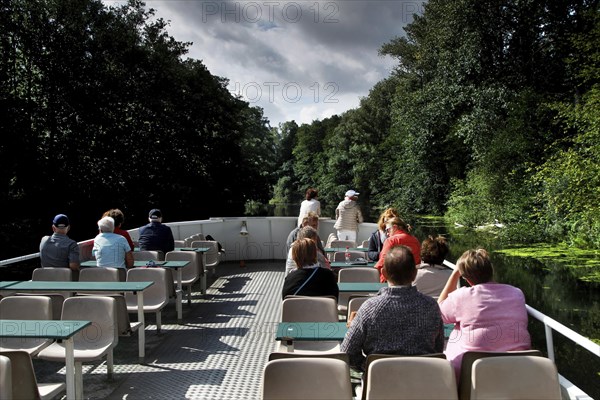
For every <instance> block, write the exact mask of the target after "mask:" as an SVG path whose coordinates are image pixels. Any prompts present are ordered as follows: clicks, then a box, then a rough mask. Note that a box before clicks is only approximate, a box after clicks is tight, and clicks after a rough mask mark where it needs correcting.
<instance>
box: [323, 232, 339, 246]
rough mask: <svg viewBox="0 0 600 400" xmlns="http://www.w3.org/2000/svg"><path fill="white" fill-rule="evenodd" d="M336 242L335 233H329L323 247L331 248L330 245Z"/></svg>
mask: <svg viewBox="0 0 600 400" xmlns="http://www.w3.org/2000/svg"><path fill="white" fill-rule="evenodd" d="M334 240H337V236H335V233H330V234H329V236H327V242H326V243H325V247H333V246H331V243H332V242H333V241H334Z"/></svg>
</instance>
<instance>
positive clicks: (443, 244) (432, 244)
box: [413, 236, 452, 299]
mask: <svg viewBox="0 0 600 400" xmlns="http://www.w3.org/2000/svg"><path fill="white" fill-rule="evenodd" d="M449 251H450V249H449V248H448V241H447V240H446V238H445V237H443V236H438V237H436V238H434V237H433V236H429V237H428V238H427V239H425V240H423V242H422V243H421V264H419V265H417V277H416V278H415V281H414V282H413V284H414V285H416V286H417V290H418V291H419V292H421V293H423V294H426V295H428V296H431V297H434V298H436V299H437V298H438V296H439V295H440V293H442V290H443V289H444V286H446V282H447V281H448V278H450V275H451V274H452V268H449V267H446V266H445V265H444V260H445V259H446V256H447V255H448V252H449Z"/></svg>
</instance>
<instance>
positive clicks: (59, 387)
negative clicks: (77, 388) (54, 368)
mask: <svg viewBox="0 0 600 400" xmlns="http://www.w3.org/2000/svg"><path fill="white" fill-rule="evenodd" d="M0 358H8V359H9V360H10V375H11V382H10V385H9V387H12V390H11V392H12V393H11V396H12V399H14V400H21V399H28V400H29V399H40V400H50V399H53V398H54V397H56V396H58V395H59V394H60V393H62V392H64V391H65V389H66V385H65V383H64V382H60V383H38V382H37V378H36V376H35V371H34V369H33V363H32V362H31V356H30V355H29V354H28V353H27V352H26V351H6V352H0ZM2 370H4V367H2ZM3 374H4V372H3V371H0V375H3ZM5 390H6V391H8V387H4V383H2V385H0V399H2V400H4V399H8V400H10V399H11V397H10V396H7V397H5V395H4V394H3V392H4V391H5Z"/></svg>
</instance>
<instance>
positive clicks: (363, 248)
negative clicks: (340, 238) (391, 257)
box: [325, 247, 369, 253]
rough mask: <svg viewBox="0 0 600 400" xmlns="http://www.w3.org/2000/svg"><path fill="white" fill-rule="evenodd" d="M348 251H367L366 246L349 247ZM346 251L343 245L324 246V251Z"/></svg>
mask: <svg viewBox="0 0 600 400" xmlns="http://www.w3.org/2000/svg"><path fill="white" fill-rule="evenodd" d="M348 250H349V251H363V252H365V251H368V250H369V249H368V248H366V247H350V248H349V249H348ZM345 251H346V248H345V247H325V253H343V252H345Z"/></svg>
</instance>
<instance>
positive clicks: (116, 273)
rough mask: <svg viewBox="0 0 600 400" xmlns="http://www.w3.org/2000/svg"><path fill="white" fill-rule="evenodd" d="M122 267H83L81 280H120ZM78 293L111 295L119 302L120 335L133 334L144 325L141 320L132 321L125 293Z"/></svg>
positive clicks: (118, 320) (82, 293)
mask: <svg viewBox="0 0 600 400" xmlns="http://www.w3.org/2000/svg"><path fill="white" fill-rule="evenodd" d="M121 270H123V269H122V268H97V267H96V268H94V267H92V268H82V269H81V271H80V272H79V281H80V282H120V281H121V276H120V275H121ZM77 294H78V295H92V296H110V297H112V298H114V299H115V301H116V302H117V304H116V307H117V327H118V330H119V336H131V334H132V333H133V332H135V331H137V330H138V329H139V328H140V326H141V325H142V323H141V322H131V321H130V319H129V312H128V311H127V303H126V302H125V295H124V294H123V293H121V294H116V293H114V292H106V293H104V292H78V293H77Z"/></svg>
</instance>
